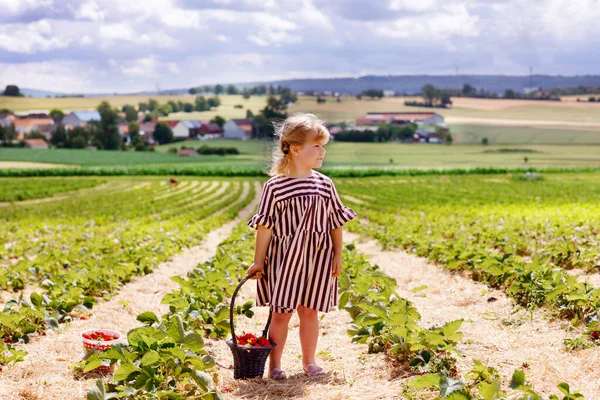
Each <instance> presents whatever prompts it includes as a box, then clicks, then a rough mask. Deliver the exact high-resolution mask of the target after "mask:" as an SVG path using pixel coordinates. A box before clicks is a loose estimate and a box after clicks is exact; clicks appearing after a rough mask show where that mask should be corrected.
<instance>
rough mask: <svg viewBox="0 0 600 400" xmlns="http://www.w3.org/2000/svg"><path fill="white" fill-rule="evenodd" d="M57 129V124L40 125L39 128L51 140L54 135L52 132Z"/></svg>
mask: <svg viewBox="0 0 600 400" xmlns="http://www.w3.org/2000/svg"><path fill="white" fill-rule="evenodd" d="M54 129H56V125H39V126H38V128H37V130H38V131H39V132H40V133H41V134H42V135H44V136H45V137H46V139H48V140H50V138H51V137H52V132H54Z"/></svg>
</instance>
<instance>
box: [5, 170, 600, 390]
mask: <svg viewBox="0 0 600 400" xmlns="http://www.w3.org/2000/svg"><path fill="white" fill-rule="evenodd" d="M263 181H264V180H262V179H255V178H213V177H202V178H196V177H187V178H181V179H180V181H179V183H178V185H177V186H175V187H171V186H170V185H169V184H168V183H167V180H166V178H165V177H146V176H144V177H107V178H102V179H101V180H95V179H90V178H81V179H79V178H69V179H67V180H66V181H65V182H63V183H62V184H61V182H59V181H58V180H57V179H56V178H36V179H35V180H32V179H28V178H10V179H8V178H7V179H2V182H1V183H2V188H3V195H4V196H5V198H13V199H14V198H18V197H19V196H21V195H23V193H27V192H28V191H29V189H30V187H33V186H40V187H45V188H47V189H48V192H47V193H45V194H43V193H41V192H40V193H39V194H38V195H35V196H33V197H43V196H52V195H53V194H56V193H59V192H60V193H69V195H68V196H61V197H56V198H49V199H48V200H49V201H45V202H38V203H35V202H31V201H28V202H24V203H19V202H15V203H13V204H9V205H6V204H5V205H4V207H3V209H2V213H1V214H0V223H2V226H3V229H2V231H1V232H0V294H1V295H2V298H3V299H5V300H6V299H10V298H11V297H12V298H13V299H12V300H9V301H8V302H7V303H6V306H5V307H4V309H3V310H2V311H0V322H1V324H0V385H1V384H4V383H3V382H4V381H3V380H2V374H3V373H4V372H2V368H3V367H7V372H8V373H9V374H10V373H11V371H12V370H13V369H14V368H21V367H20V365H24V367H23V368H27V365H29V363H31V362H32V361H31V360H32V359H35V357H37V355H36V354H28V349H30V347H31V346H32V345H35V341H34V342H33V343H29V342H30V339H32V338H41V337H42V336H43V335H45V334H46V332H48V330H58V331H59V332H61V329H62V330H64V331H67V332H68V331H69V329H70V327H69V325H76V326H78V327H81V326H83V324H84V323H85V321H86V320H87V319H88V318H90V321H91V323H93V318H94V315H95V313H96V312H97V306H98V305H99V304H100V303H103V302H105V301H107V300H109V299H110V298H111V297H113V296H114V295H116V294H118V293H119V292H121V291H122V290H124V289H125V288H126V287H127V286H128V285H130V284H131V283H132V281H133V280H134V279H135V278H136V277H137V278H138V279H141V278H143V277H144V276H146V275H152V274H153V273H154V271H155V269H156V268H157V267H158V266H159V264H161V263H163V262H165V261H167V260H169V259H170V257H172V256H173V255H176V254H178V253H182V252H186V251H187V249H188V248H189V247H191V246H194V245H196V244H199V243H202V242H203V240H205V239H206V237H207V236H208V235H209V233H210V232H211V231H213V230H215V229H217V228H220V227H222V226H223V225H224V224H227V223H228V222H230V221H232V220H233V219H234V218H236V217H237V215H238V213H239V212H240V210H242V208H244V207H246V206H248V205H249V204H250V203H251V201H253V199H256V198H257V196H258V195H259V194H260V193H259V190H260V186H261V183H262V182H263ZM24 183H25V184H27V185H28V186H27V187H25V186H23V184H24ZM100 184H101V186H98V185H100ZM336 185H337V187H338V190H339V193H340V195H341V197H342V198H343V201H344V203H345V204H346V205H348V206H351V207H352V208H353V209H354V210H356V211H357V213H358V215H359V216H360V218H358V219H356V220H354V221H351V222H350V223H348V224H347V226H346V227H347V229H348V230H350V231H353V232H359V233H361V234H363V235H365V236H366V237H371V238H374V239H375V240H377V241H378V242H379V243H380V244H381V245H382V246H384V248H400V249H404V250H406V251H407V252H409V253H413V254H416V255H419V256H423V257H428V258H429V259H430V260H431V261H434V262H435V263H437V264H438V265H439V267H440V268H444V269H448V270H452V271H457V272H462V273H464V274H465V276H468V277H470V278H472V279H475V280H477V281H479V282H482V283H484V284H486V285H488V286H489V287H490V288H493V289H498V290H501V291H503V292H504V293H506V295H507V296H508V297H511V298H513V299H514V301H515V303H516V304H518V305H521V306H522V307H525V308H527V309H531V310H532V309H535V308H540V307H542V308H544V310H545V311H544V312H546V313H547V314H548V315H553V316H555V317H557V318H560V319H566V320H567V321H579V323H582V324H584V325H588V328H587V329H590V331H589V332H590V334H586V336H583V337H582V338H580V339H579V342H580V343H583V342H585V343H586V346H587V347H596V346H597V345H598V344H600V342H599V341H597V340H596V339H595V338H594V336H593V334H591V333H592V332H595V329H597V328H596V325H595V324H596V323H595V322H594V321H595V319H594V318H593V317H594V316H597V315H598V313H599V310H598V304H600V289H597V288H595V287H594V286H593V285H592V284H588V283H581V282H578V281H577V277H576V276H571V275H569V274H568V273H567V271H569V270H579V271H582V273H584V274H585V273H593V272H594V270H595V268H597V265H598V263H599V262H600V252H599V251H598V245H599V244H600V233H599V232H598V230H597V226H598V225H599V224H600V220H599V215H600V209H599V206H598V202H597V199H598V196H599V195H600V174H598V173H586V174H542V175H539V174H537V175H531V174H529V175H524V174H497V175H485V176H483V175H470V176H450V175H441V176H440V175H438V176H419V177H401V178H399V177H373V178H354V179H349V178H343V179H336ZM92 186H97V187H95V188H91V187H92ZM65 191H67V192H65ZM74 210H77V212H76V213H75V212H74ZM245 220H246V218H245V216H244V218H241V220H238V223H237V225H235V226H234V227H233V228H231V230H230V233H229V234H228V235H227V237H224V239H223V240H222V241H221V243H220V244H219V246H218V248H217V249H216V252H215V256H214V257H211V258H210V259H208V260H207V261H205V262H202V263H200V264H198V266H197V267H196V268H192V269H191V270H190V271H189V272H188V273H187V275H186V276H174V277H173V278H172V280H173V281H174V282H175V283H176V286H175V287H174V288H172V289H169V290H167V291H165V292H164V294H162V295H161V296H160V298H158V299H156V300H157V302H160V303H161V304H163V305H164V306H165V307H166V308H164V309H165V310H166V311H165V313H164V314H162V315H159V314H157V313H155V312H154V311H142V312H141V313H139V314H137V321H138V327H137V328H134V329H132V330H130V331H129V332H128V333H127V339H128V342H127V343H126V344H123V345H120V346H116V345H115V346H113V347H111V348H110V349H108V350H106V351H102V352H95V353H93V354H91V353H90V354H91V357H89V358H88V359H87V360H83V361H80V357H79V360H77V356H75V357H74V359H71V358H69V360H71V364H70V365H67V364H65V363H63V364H59V365H60V368H63V369H64V370H65V371H63V373H65V374H67V376H70V375H73V374H74V376H76V377H77V380H78V381H79V383H80V384H84V385H85V386H86V387H89V393H90V396H92V395H95V393H102V392H104V391H106V392H113V393H120V394H121V397H125V398H127V397H126V396H127V395H128V394H131V393H136V396H138V397H140V396H142V397H157V396H158V394H159V393H160V394H161V395H167V394H169V396H171V397H172V398H177V395H179V396H182V395H183V394H186V395H187V396H188V397H189V396H196V397H198V396H200V397H202V398H211V399H222V398H224V394H223V393H222V390H228V391H231V389H230V388H228V387H226V386H223V385H222V384H221V382H222V379H223V378H224V377H223V375H225V374H227V375H229V374H231V373H232V372H231V370H230V369H228V368H226V367H223V366H222V365H219V363H221V364H222V363H223V361H222V359H220V361H219V363H218V362H216V361H215V358H216V357H220V355H219V353H218V352H217V353H215V346H221V344H222V341H223V340H224V339H226V338H227V336H228V334H230V333H231V330H230V325H229V305H230V299H231V296H232V293H233V290H234V289H235V287H236V285H237V282H239V280H240V279H242V278H243V277H244V275H245V269H246V268H247V266H248V262H249V261H250V260H251V259H252V256H253V250H254V248H253V247H254V240H253V239H254V232H253V231H252V230H251V229H250V228H249V227H248V226H246V224H245ZM343 263H344V269H343V270H342V275H341V276H340V279H339V295H340V299H339V303H340V312H348V313H349V317H350V319H351V320H352V322H351V323H348V324H347V325H345V326H344V331H346V332H347V337H346V338H344V337H343V336H340V337H337V338H336V340H337V341H338V343H342V342H344V341H345V340H347V341H348V343H350V341H351V342H352V343H354V344H355V345H359V346H364V350H363V351H364V355H363V356H362V357H364V359H366V357H370V356H371V355H372V354H373V353H383V354H385V355H386V357H385V358H383V357H381V358H377V359H370V360H371V361H370V362H375V363H378V364H379V367H380V368H383V367H386V364H387V363H390V365H391V366H393V367H394V368H396V367H399V368H402V370H403V374H402V376H401V377H400V378H397V379H402V380H405V381H406V384H405V385H403V389H402V390H403V392H402V393H405V394H410V395H411V397H412V398H433V396H439V395H443V393H446V390H447V389H446V388H445V386H446V385H447V382H448V379H452V382H454V383H453V385H455V386H457V385H458V386H457V387H460V392H461V393H466V394H469V396H471V394H474V393H488V392H487V391H488V390H490V389H489V388H490V387H491V388H494V387H496V388H497V390H496V391H497V392H498V393H500V392H499V391H500V387H502V388H503V389H502V391H503V393H504V392H506V393H507V395H508V394H510V395H511V397H510V398H521V397H522V396H523V395H525V394H527V396H529V398H538V397H535V396H538V394H536V392H535V385H536V381H535V380H534V381H531V382H529V381H528V385H529V384H533V386H528V385H525V382H526V377H525V373H524V372H523V370H517V371H515V372H514V373H512V376H511V375H501V374H499V373H498V371H497V370H496V369H495V366H493V365H490V366H487V365H484V364H482V363H480V362H478V361H465V360H463V358H462V356H461V355H459V354H462V352H463V351H464V347H463V345H464V340H463V335H464V333H465V331H466V332H467V333H468V329H469V328H468V327H465V326H464V325H465V324H464V322H465V321H463V320H462V319H450V320H446V322H445V323H444V324H442V325H440V326H433V327H428V326H426V324H424V323H423V321H421V316H420V313H419V309H418V308H417V307H415V305H414V304H413V303H412V302H411V301H409V300H407V299H405V298H402V297H401V296H400V295H399V294H398V292H397V291H396V290H397V286H398V284H399V282H397V281H396V280H395V279H393V278H392V277H390V276H388V275H386V274H385V273H384V272H383V271H382V270H381V269H380V268H379V266H377V265H374V264H371V263H370V262H369V261H368V259H367V258H366V257H365V256H364V255H363V254H361V253H360V252H359V251H358V250H357V249H356V247H355V246H354V245H348V246H346V247H344V253H343ZM440 284H451V283H441V282H440ZM420 290H424V289H423V288H420ZM11 292H16V294H13V295H11ZM120 302H123V300H120ZM147 306H148V307H149V306H151V305H150V304H148V305H147ZM167 306H168V307H167ZM126 307H127V304H126V302H123V308H126ZM234 314H235V318H236V320H237V323H238V324H240V323H242V319H243V320H247V319H248V318H250V319H252V318H254V315H255V312H254V309H253V302H252V301H248V302H245V303H242V302H240V303H239V304H238V307H237V309H236V311H235V313H234ZM132 318H133V317H132ZM329 323H330V324H340V322H339V321H338V322H336V320H331V321H330V322H329ZM236 333H237V331H236ZM239 333H241V332H239ZM38 340H41V339H38ZM209 342H210V345H207V343H209ZM49 346H64V345H63V344H61V342H56V341H54V342H53V343H51V344H49ZM461 349H462V350H461ZM459 351H460V353H459ZM467 356H468V354H467ZM69 357H70V356H69ZM23 361H25V362H23ZM15 364H16V365H15ZM102 366H103V367H105V368H112V366H114V367H115V371H114V374H112V375H108V376H106V377H104V379H99V380H97V379H98V378H99V375H98V374H99V372H94V371H95V370H96V369H97V368H98V367H102ZM53 368H57V367H56V366H53ZM386 368H387V367H386ZM528 368H531V369H536V368H545V366H544V365H539V366H538V360H530V361H529V366H528ZM35 373H36V372H30V375H31V374H35ZM20 376H21V378H16V379H17V383H19V379H21V380H23V381H25V380H26V379H28V376H29V375H27V374H25V375H20ZM474 376H475V377H476V378H474ZM560 378H561V377H558V378H556V379H560ZM444 382H446V383H444ZM457 382H460V383H457ZM558 382H560V381H558V380H557V381H556V382H555V385H556V384H558ZM509 383H510V385H509ZM561 385H562V386H561V388H562V389H560V390H561V391H565V390H566V391H567V393H569V392H570V393H573V392H572V389H571V388H568V389H565V386H564V384H561ZM424 389H427V390H428V391H429V392H427V396H425V397H418V395H419V396H422V395H423V390H424ZM47 390H50V391H49V392H46V393H47V395H48V396H53V394H52V392H51V389H47ZM429 395H431V396H429ZM465 396H466V395H465ZM454 397H455V398H458V397H456V396H454ZM92 398H95V397H92ZM464 398H465V399H469V398H477V397H464ZM481 398H482V399H486V398H492V399H493V398H494V397H485V396H484V397H481ZM496 398H497V399H500V398H502V397H496ZM505 398H506V397H505ZM556 399H558V398H556Z"/></svg>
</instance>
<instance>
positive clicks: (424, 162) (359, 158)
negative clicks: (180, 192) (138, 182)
mask: <svg viewBox="0 0 600 400" xmlns="http://www.w3.org/2000/svg"><path fill="white" fill-rule="evenodd" d="M470 132H471V131H470V130H469V129H468V127H466V128H465V131H463V133H462V134H463V135H465V136H470V135H472V133H470ZM486 132H488V133H491V132H493V130H488V131H486ZM489 137H490V138H491V137H493V136H492V135H491V134H490V135H489ZM182 145H185V146H189V147H200V146H202V145H207V146H225V147H236V148H238V149H239V150H240V152H241V154H239V155H234V156H232V155H228V156H216V155H204V156H198V157H178V156H177V155H175V154H171V153H168V152H167V150H168V149H169V148H170V147H174V146H175V147H180V146H182ZM326 149H327V155H326V157H325V162H324V163H323V166H324V167H325V168H328V169H331V168H346V167H353V168H363V167H380V168H438V167H442V168H457V167H464V168H469V167H486V166H494V167H527V166H531V167H547V166H550V167H584V166H589V167H598V166H600V145H590V146H583V145H558V144H557V145H538V144H521V145H510V144H507V145H490V146H481V145H452V146H445V145H427V144H386V143H343V142H339V143H336V142H330V143H329V144H328V145H327V147H326ZM507 149H509V150H507ZM269 151H270V144H269V143H267V142H260V141H247V142H240V141H229V140H223V141H221V140H211V141H187V142H183V143H177V144H174V145H165V146H161V147H159V148H158V149H157V152H154V153H151V152H131V151H130V152H120V151H114V152H113V151H110V152H109V151H96V152H91V151H87V150H60V149H54V150H40V149H11V148H0V160H4V161H6V162H7V163H8V162H31V161H34V162H37V163H55V164H62V165H71V166H83V167H95V166H106V167H108V166H136V167H157V166H174V167H175V166H176V167H192V168H200V169H201V168H207V167H229V166H231V167H234V168H238V167H239V168H242V167H252V168H266V166H267V164H268V162H269V161H270V153H269ZM525 157H527V159H528V161H527V164H525V162H524V158H525ZM8 166H12V167H13V168H16V167H18V165H11V164H8Z"/></svg>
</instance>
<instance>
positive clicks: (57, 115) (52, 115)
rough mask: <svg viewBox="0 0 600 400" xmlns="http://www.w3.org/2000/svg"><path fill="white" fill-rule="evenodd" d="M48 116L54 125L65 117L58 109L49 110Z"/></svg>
mask: <svg viewBox="0 0 600 400" xmlns="http://www.w3.org/2000/svg"><path fill="white" fill-rule="evenodd" d="M48 115H50V118H52V119H53V120H54V122H55V123H58V122H60V121H62V119H63V118H64V117H65V113H64V112H62V110H59V109H58V108H54V109H52V110H50V112H49V113H48Z"/></svg>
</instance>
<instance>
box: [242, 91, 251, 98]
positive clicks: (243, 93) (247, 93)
mask: <svg viewBox="0 0 600 400" xmlns="http://www.w3.org/2000/svg"><path fill="white" fill-rule="evenodd" d="M250 95H251V93H250V90H248V89H244V90H243V91H242V97H243V98H244V99H246V100H248V99H249V98H250Z"/></svg>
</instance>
